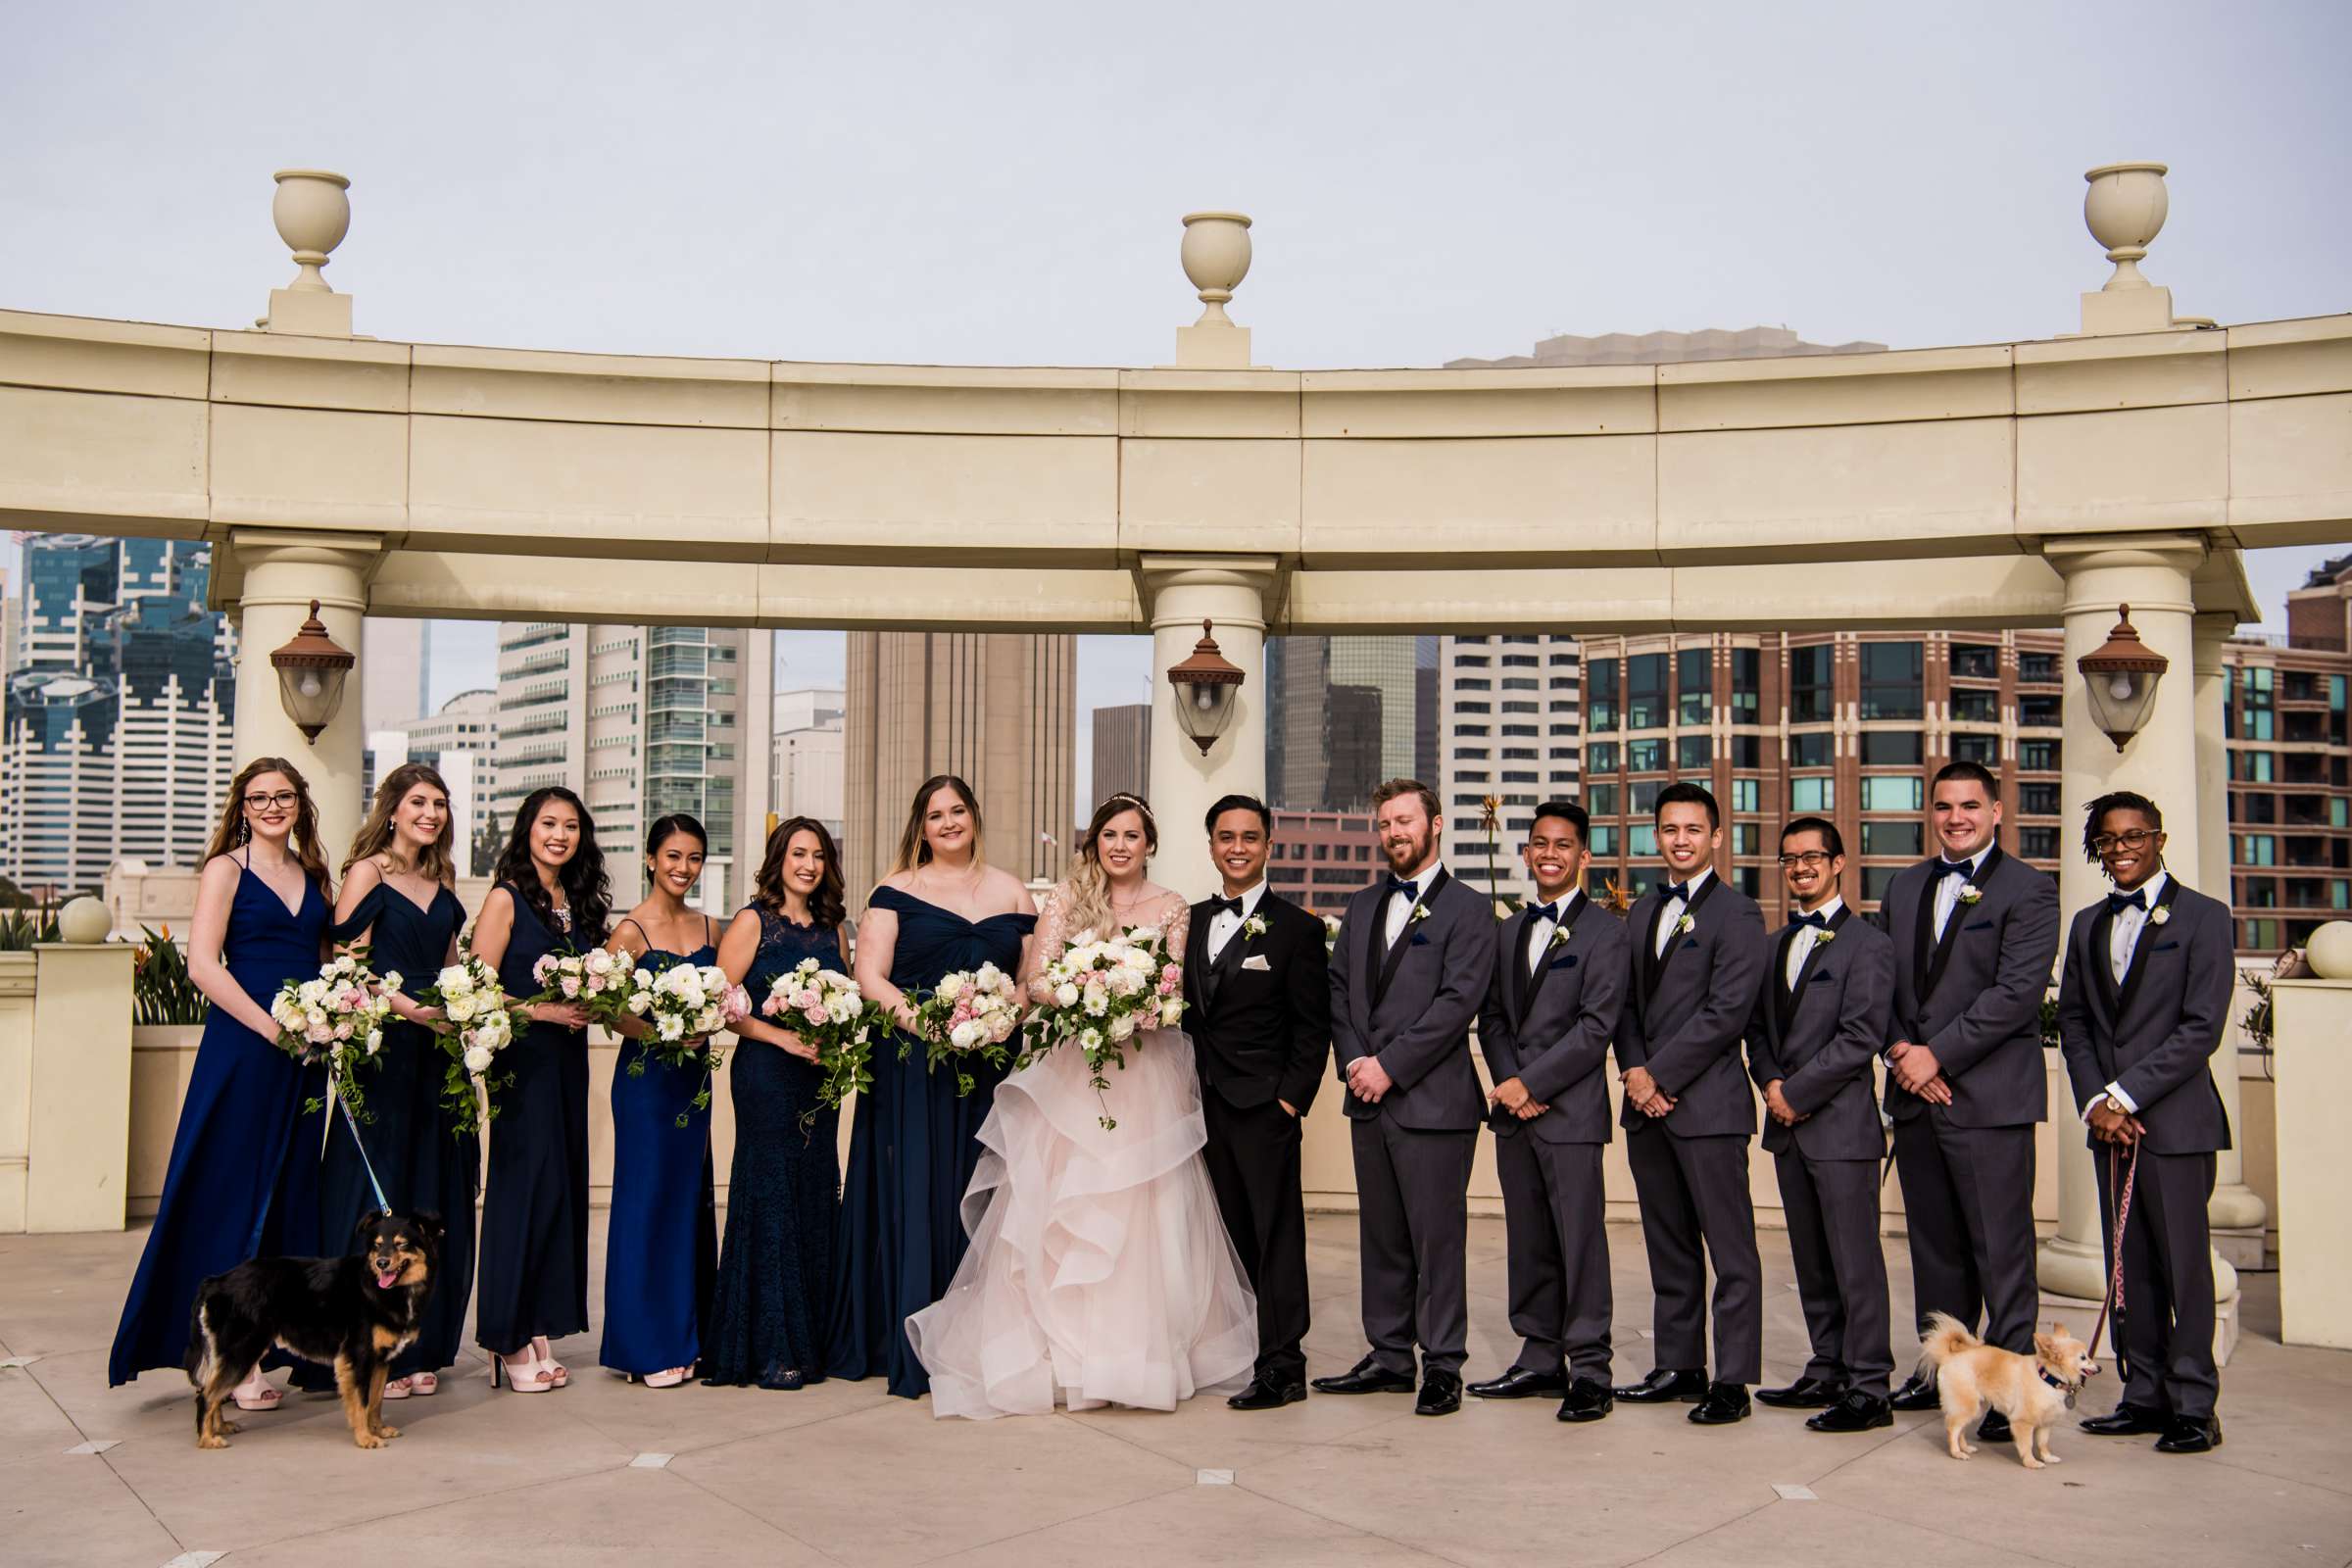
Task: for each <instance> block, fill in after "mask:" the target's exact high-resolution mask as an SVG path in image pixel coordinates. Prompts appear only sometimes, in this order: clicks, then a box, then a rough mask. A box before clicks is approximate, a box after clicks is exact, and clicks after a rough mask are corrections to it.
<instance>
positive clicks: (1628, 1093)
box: [1623, 1067, 1675, 1116]
mask: <svg viewBox="0 0 2352 1568" xmlns="http://www.w3.org/2000/svg"><path fill="white" fill-rule="evenodd" d="M1623 1082H1624V1084H1625V1098H1626V1099H1628V1100H1630V1101H1632V1102H1633V1103H1634V1104H1635V1105H1636V1106H1637V1107H1639V1108H1640V1110H1641V1112H1642V1115H1644V1116H1663V1115H1665V1114H1666V1113H1667V1112H1668V1111H1670V1110H1672V1109H1674V1107H1675V1099H1674V1097H1673V1096H1672V1095H1669V1094H1668V1093H1666V1091H1665V1090H1663V1089H1660V1088H1659V1087H1658V1081H1657V1080H1656V1079H1655V1078H1652V1077H1651V1076H1650V1075H1649V1069H1648V1068H1647V1067H1628V1068H1627V1069H1626V1070H1625V1074H1624V1077H1623Z"/></svg>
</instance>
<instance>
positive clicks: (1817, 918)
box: [1789, 909, 1830, 931]
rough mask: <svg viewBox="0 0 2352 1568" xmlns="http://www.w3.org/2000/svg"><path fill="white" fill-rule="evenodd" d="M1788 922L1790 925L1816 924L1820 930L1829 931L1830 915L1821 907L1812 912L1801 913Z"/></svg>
mask: <svg viewBox="0 0 2352 1568" xmlns="http://www.w3.org/2000/svg"><path fill="white" fill-rule="evenodd" d="M1789 924H1790V925H1809V926H1814V927H1817V928H1818V929H1820V930H1823V931H1827V930H1828V929H1829V928H1830V917H1829V916H1828V915H1826V914H1823V913H1822V912H1821V911H1820V910H1819V909H1816V910H1814V911H1813V912H1812V913H1811V914H1800V915H1798V916H1797V917H1796V918H1795V919H1793V920H1791V921H1789Z"/></svg>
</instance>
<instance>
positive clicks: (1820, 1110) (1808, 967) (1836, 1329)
mask: <svg viewBox="0 0 2352 1568" xmlns="http://www.w3.org/2000/svg"><path fill="white" fill-rule="evenodd" d="M1844 874H1845V841H1844V840H1843V838H1842V837H1840V836H1839V834H1838V827H1837V824H1836V823H1834V822H1830V821H1827V820H1825V819H1824V818H1822V817H1818V816H1800V817H1797V818H1796V819H1794V820H1793V821H1791V822H1790V823H1789V825H1788V826H1787V827H1784V828H1782V829H1781V878H1782V880H1783V881H1784V882H1786V883H1787V884H1788V887H1789V896H1790V897H1791V898H1793V899H1794V900H1795V901H1796V911H1797V912H1796V916H1795V918H1794V919H1792V920H1790V921H1789V923H1788V924H1787V925H1786V926H1784V927H1782V928H1781V932H1780V934H1779V936H1778V937H1776V938H1775V939H1774V941H1773V945H1772V962H1771V964H1770V966H1769V967H1768V968H1767V969H1766V970H1765V974H1764V989H1763V992H1762V994H1761V995H1759V996H1758V997H1757V998H1756V1014H1755V1019H1754V1021H1753V1022H1752V1023H1750V1024H1749V1025H1748V1030H1747V1070H1748V1073H1749V1075H1750V1076H1751V1077H1753V1078H1754V1079H1755V1081H1756V1087H1757V1088H1758V1089H1759V1090H1761V1091H1763V1094H1764V1109H1765V1110H1766V1111H1767V1112H1768V1113H1769V1114H1770V1116H1771V1118H1772V1119H1771V1120H1770V1121H1768V1122H1767V1123H1766V1124H1765V1127H1764V1147H1765V1149H1767V1150H1768V1151H1770V1152H1771V1153H1772V1159H1773V1166H1774V1169H1775V1172H1776V1173H1777V1174H1778V1176H1779V1177H1780V1183H1781V1208H1782V1211H1783V1212H1784V1213H1785V1214H1787V1215H1788V1218H1789V1252H1790V1253H1791V1254H1792V1255H1793V1257H1794V1259H1795V1262H1796V1290H1797V1299H1798V1300H1800V1301H1801V1302H1802V1303H1803V1304H1804V1309H1805V1332H1806V1334H1807V1336H1808V1337H1809V1338H1810V1339H1811V1340H1812V1342H1813V1358H1812V1359H1811V1360H1810V1361H1808V1362H1806V1363H1805V1370H1804V1375H1803V1376H1801V1377H1799V1378H1798V1379H1797V1380H1796V1381H1795V1382H1794V1383H1791V1384H1789V1386H1788V1387H1787V1388H1780V1389H1758V1390H1757V1391H1756V1398H1757V1400H1758V1401H1759V1402H1761V1403H1764V1404H1769V1405H1775V1406H1777V1407H1779V1408H1782V1409H1798V1410H1816V1411H1819V1412H1820V1413H1819V1414H1817V1415H1815V1416H1814V1417H1813V1418H1812V1419H1810V1420H1808V1421H1807V1422H1806V1423H1805V1425H1806V1427H1807V1428H1809V1429H1810V1430H1812V1431H1815V1432H1868V1431H1870V1430H1872V1429H1873V1428H1876V1427H1886V1426H1892V1425H1893V1424H1894V1415H1893V1412H1892V1411H1891V1410H1889V1409H1888V1408H1887V1380H1888V1379H1889V1378H1890V1377H1891V1376H1892V1375H1893V1372H1894V1353H1893V1348H1892V1342H1891V1341H1890V1340H1889V1339H1888V1337H1887V1255H1886V1253H1884V1252H1882V1251H1881V1250H1879V1156H1880V1155H1881V1154H1883V1153H1885V1152H1886V1150H1887V1139H1886V1135H1885V1134H1883V1133H1881V1132H1880V1131H1879V1101H1878V1095H1877V1094H1876V1092H1875V1091H1876V1088H1877V1085H1876V1082H1875V1080H1874V1078H1873V1069H1874V1066H1875V1064H1876V1063H1877V1061H1878V1059H1879V1051H1880V1048H1881V1047H1883V1046H1884V1045H1885V1044H1886V1041H1887V1017H1888V1015H1889V1014H1890V1013H1891V1012H1892V1011H1893V1010H1894V944H1893V943H1892V942H1889V941H1888V940H1887V934H1886V933H1885V932H1884V931H1881V930H1880V929H1879V928H1878V927H1877V926H1875V925H1872V924H1871V923H1870V922H1869V921H1868V920H1857V919H1855V918H1854V911H1853V910H1852V909H1851V908H1849V907H1847V906H1846V903H1845V901H1844V900H1843V899H1841V898H1839V897H1838V882H1839V880H1840V879H1841V878H1842V877H1843V876H1844Z"/></svg>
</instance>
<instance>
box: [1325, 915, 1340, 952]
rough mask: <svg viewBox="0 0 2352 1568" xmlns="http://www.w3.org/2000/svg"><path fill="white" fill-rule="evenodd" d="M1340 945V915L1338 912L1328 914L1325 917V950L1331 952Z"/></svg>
mask: <svg viewBox="0 0 2352 1568" xmlns="http://www.w3.org/2000/svg"><path fill="white" fill-rule="evenodd" d="M1339 945H1340V917H1339V916H1338V915H1336V914H1327V915H1325V916H1324V917H1323V951H1324V952H1325V953H1329V952H1331V951H1332V950H1333V949H1334V948H1336V947H1338V946H1339Z"/></svg>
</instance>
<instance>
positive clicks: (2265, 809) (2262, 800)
mask: <svg viewBox="0 0 2352 1568" xmlns="http://www.w3.org/2000/svg"><path fill="white" fill-rule="evenodd" d="M2241 799H2243V800H2244V802H2245V815H2246V820H2247V821H2249V822H2276V821H2278V796H2276V795H2271V794H2268V793H2260V792H2256V791H2252V790H2249V791H2248V792H2246V794H2245V795H2244V796H2243V797H2241Z"/></svg>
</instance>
